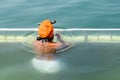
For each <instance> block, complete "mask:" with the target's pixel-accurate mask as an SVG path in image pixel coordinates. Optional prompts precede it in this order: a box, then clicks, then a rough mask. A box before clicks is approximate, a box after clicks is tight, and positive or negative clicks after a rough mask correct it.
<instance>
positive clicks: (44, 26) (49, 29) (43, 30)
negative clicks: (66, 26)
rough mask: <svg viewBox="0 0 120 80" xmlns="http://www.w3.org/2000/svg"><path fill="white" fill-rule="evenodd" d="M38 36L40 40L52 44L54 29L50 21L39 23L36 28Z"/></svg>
mask: <svg viewBox="0 0 120 80" xmlns="http://www.w3.org/2000/svg"><path fill="white" fill-rule="evenodd" d="M38 35H39V37H40V38H41V39H47V40H48V41H49V42H52V40H53V39H54V28H53V25H52V22H51V21H50V20H44V21H42V22H41V24H40V26H39V28H38Z"/></svg>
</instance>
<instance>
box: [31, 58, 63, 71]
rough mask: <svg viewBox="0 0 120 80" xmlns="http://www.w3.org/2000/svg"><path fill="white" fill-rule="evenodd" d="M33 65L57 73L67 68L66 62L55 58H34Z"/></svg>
mask: <svg viewBox="0 0 120 80" xmlns="http://www.w3.org/2000/svg"><path fill="white" fill-rule="evenodd" d="M32 65H33V66H34V67H35V68H36V69H37V70H39V71H40V72H43V73H55V72H59V71H61V70H63V69H64V68H65V65H64V63H63V62H62V61H61V60H59V59H57V60H56V59H54V60H40V59H37V58H33V59H32Z"/></svg>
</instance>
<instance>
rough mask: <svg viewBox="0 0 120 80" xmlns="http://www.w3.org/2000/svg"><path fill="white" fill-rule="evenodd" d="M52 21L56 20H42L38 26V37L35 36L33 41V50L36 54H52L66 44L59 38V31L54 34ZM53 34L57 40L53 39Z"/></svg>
mask: <svg viewBox="0 0 120 80" xmlns="http://www.w3.org/2000/svg"><path fill="white" fill-rule="evenodd" d="M54 23H56V20H54V22H51V21H50V20H44V21H42V22H41V23H40V25H39V27H38V36H39V37H37V39H36V41H35V42H34V47H35V51H36V52H37V54H38V55H41V54H54V53H56V52H57V51H58V50H60V49H62V48H64V47H65V46H66V43H65V41H63V40H62V39H61V35H60V34H59V33H56V34H55V35H54V27H53V24H54ZM54 36H56V37H57V40H58V42H54V41H53V39H54Z"/></svg>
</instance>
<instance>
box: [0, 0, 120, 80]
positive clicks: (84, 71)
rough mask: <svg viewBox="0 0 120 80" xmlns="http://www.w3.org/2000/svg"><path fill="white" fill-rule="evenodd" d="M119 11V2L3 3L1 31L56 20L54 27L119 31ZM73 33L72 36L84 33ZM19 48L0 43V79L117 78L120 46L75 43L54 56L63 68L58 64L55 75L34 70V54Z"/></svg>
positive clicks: (7, 0)
mask: <svg viewBox="0 0 120 80" xmlns="http://www.w3.org/2000/svg"><path fill="white" fill-rule="evenodd" d="M119 8H120V1H119V0H99V1H98V0H71V1H68V0H56V1H48V0H44V1H43V0H42V1H40V0H34V1H33V0H2V1H0V28H21V27H22V28H37V27H38V26H37V23H39V22H41V21H42V20H44V19H50V20H54V19H56V20H57V23H56V24H55V25H54V26H55V28H119V25H120V22H119V19H120V15H119V13H120V10H119ZM73 33H74V34H73ZM73 33H72V35H73V36H79V34H80V35H81V34H84V33H82V32H79V33H78V32H76V33H75V32H73ZM111 33H112V34H115V35H116V34H117V35H119V34H118V32H110V34H111ZM0 34H2V35H3V34H5V35H7V34H10V35H13V33H9V32H0ZM15 34H20V33H19V32H15ZM21 34H24V33H21ZM26 34H27V32H26V33H25V34H24V35H26ZM91 34H92V35H93V34H99V35H100V34H106V32H101V33H97V32H93V33H91ZM22 46H23V45H22V43H0V80H119V79H120V76H119V74H120V57H119V56H120V54H119V52H120V49H119V48H120V43H105V42H103V43H102V42H101V43H82V42H79V43H76V44H75V45H74V47H72V48H71V49H69V50H67V51H65V52H62V53H60V54H59V55H58V56H57V59H59V60H60V62H58V64H59V63H64V66H63V65H60V68H61V70H60V71H57V72H55V73H48V72H41V71H39V70H37V69H36V68H35V67H34V66H33V64H32V60H33V58H34V57H35V54H31V53H30V52H28V51H26V50H24V49H23V48H22ZM53 66H55V65H53ZM48 67H49V66H48ZM40 68H42V67H40ZM43 69H44V68H43ZM50 70H51V69H50ZM50 70H49V71H50Z"/></svg>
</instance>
